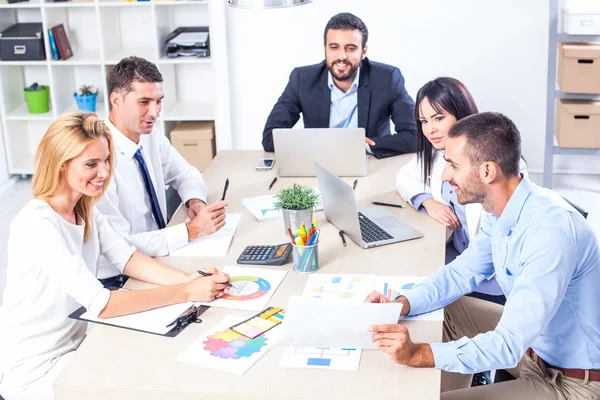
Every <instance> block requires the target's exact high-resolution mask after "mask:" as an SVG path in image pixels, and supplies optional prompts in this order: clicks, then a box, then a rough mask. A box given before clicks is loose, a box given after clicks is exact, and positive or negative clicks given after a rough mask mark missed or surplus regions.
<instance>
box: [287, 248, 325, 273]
mask: <svg viewBox="0 0 600 400" xmlns="http://www.w3.org/2000/svg"><path fill="white" fill-rule="evenodd" d="M292 247H293V248H292V258H293V260H294V271H296V272H315V271H318V270H319V243H318V242H317V243H316V244H313V245H311V246H298V245H296V244H292Z"/></svg>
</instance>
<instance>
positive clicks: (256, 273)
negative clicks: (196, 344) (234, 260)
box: [203, 265, 287, 311]
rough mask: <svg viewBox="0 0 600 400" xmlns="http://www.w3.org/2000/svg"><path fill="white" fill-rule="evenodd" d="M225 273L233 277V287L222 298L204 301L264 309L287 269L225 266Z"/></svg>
mask: <svg viewBox="0 0 600 400" xmlns="http://www.w3.org/2000/svg"><path fill="white" fill-rule="evenodd" d="M222 272H223V273H226V274H229V276H230V277H231V285H232V286H233V287H232V288H230V289H229V293H227V294H226V295H225V296H223V297H221V298H220V299H216V300H213V301H211V302H210V303H203V304H205V305H207V306H211V307H221V308H232V309H236V310H252V311H262V310H264V309H265V308H266V307H267V303H268V302H269V300H270V299H271V296H273V293H275V290H277V287H279V284H280V283H281V281H283V278H285V275H286V274H287V271H279V270H275V269H266V268H253V267H233V266H231V265H227V266H225V268H223V271H222Z"/></svg>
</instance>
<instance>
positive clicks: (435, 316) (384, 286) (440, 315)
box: [375, 276, 444, 321]
mask: <svg viewBox="0 0 600 400" xmlns="http://www.w3.org/2000/svg"><path fill="white" fill-rule="evenodd" d="M426 278H427V277H426V276H378V277H376V278H375V290H377V291H378V292H380V293H383V294H384V295H385V296H386V297H387V298H388V299H391V300H394V299H395V298H396V297H398V296H400V295H403V294H405V293H407V292H408V291H410V290H412V289H413V288H414V287H415V286H417V285H418V284H419V283H420V282H422V281H424V280H425V279H426ZM401 319H406V320H418V321H443V320H444V309H443V308H440V309H438V310H435V311H431V312H428V313H425V314H421V315H414V316H410V317H401Z"/></svg>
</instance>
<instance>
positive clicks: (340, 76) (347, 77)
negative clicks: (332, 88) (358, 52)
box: [327, 60, 360, 81]
mask: <svg viewBox="0 0 600 400" xmlns="http://www.w3.org/2000/svg"><path fill="white" fill-rule="evenodd" d="M338 62H339V60H336V61H334V62H333V63H331V65H328V66H327V69H328V70H329V72H331V75H332V76H333V77H334V78H335V79H337V80H338V81H347V80H350V79H354V76H355V75H356V71H358V67H360V63H358V64H357V65H356V66H354V65H352V63H350V62H349V61H344V63H345V64H346V65H349V66H350V68H349V69H348V72H346V73H344V74H339V73H337V72H335V69H334V68H335V67H334V65H335V64H337V63H338Z"/></svg>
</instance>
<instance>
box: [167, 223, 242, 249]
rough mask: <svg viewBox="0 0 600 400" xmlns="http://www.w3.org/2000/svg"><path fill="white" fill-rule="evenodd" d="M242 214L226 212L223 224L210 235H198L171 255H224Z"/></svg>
mask: <svg viewBox="0 0 600 400" xmlns="http://www.w3.org/2000/svg"><path fill="white" fill-rule="evenodd" d="M241 216H242V214H227V218H226V219H225V226H223V227H222V228H221V229H219V230H218V231H217V232H215V233H213V234H212V235H208V236H203V237H200V238H198V239H196V240H194V241H191V242H189V243H188V244H186V245H185V246H183V247H182V248H180V249H177V250H175V251H173V252H172V253H171V254H169V255H170V256H173V257H224V256H226V255H227V252H228V251H229V246H230V245H231V240H232V239H233V235H234V234H235V230H236V229H237V227H238V225H239V223H240V218H241Z"/></svg>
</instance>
